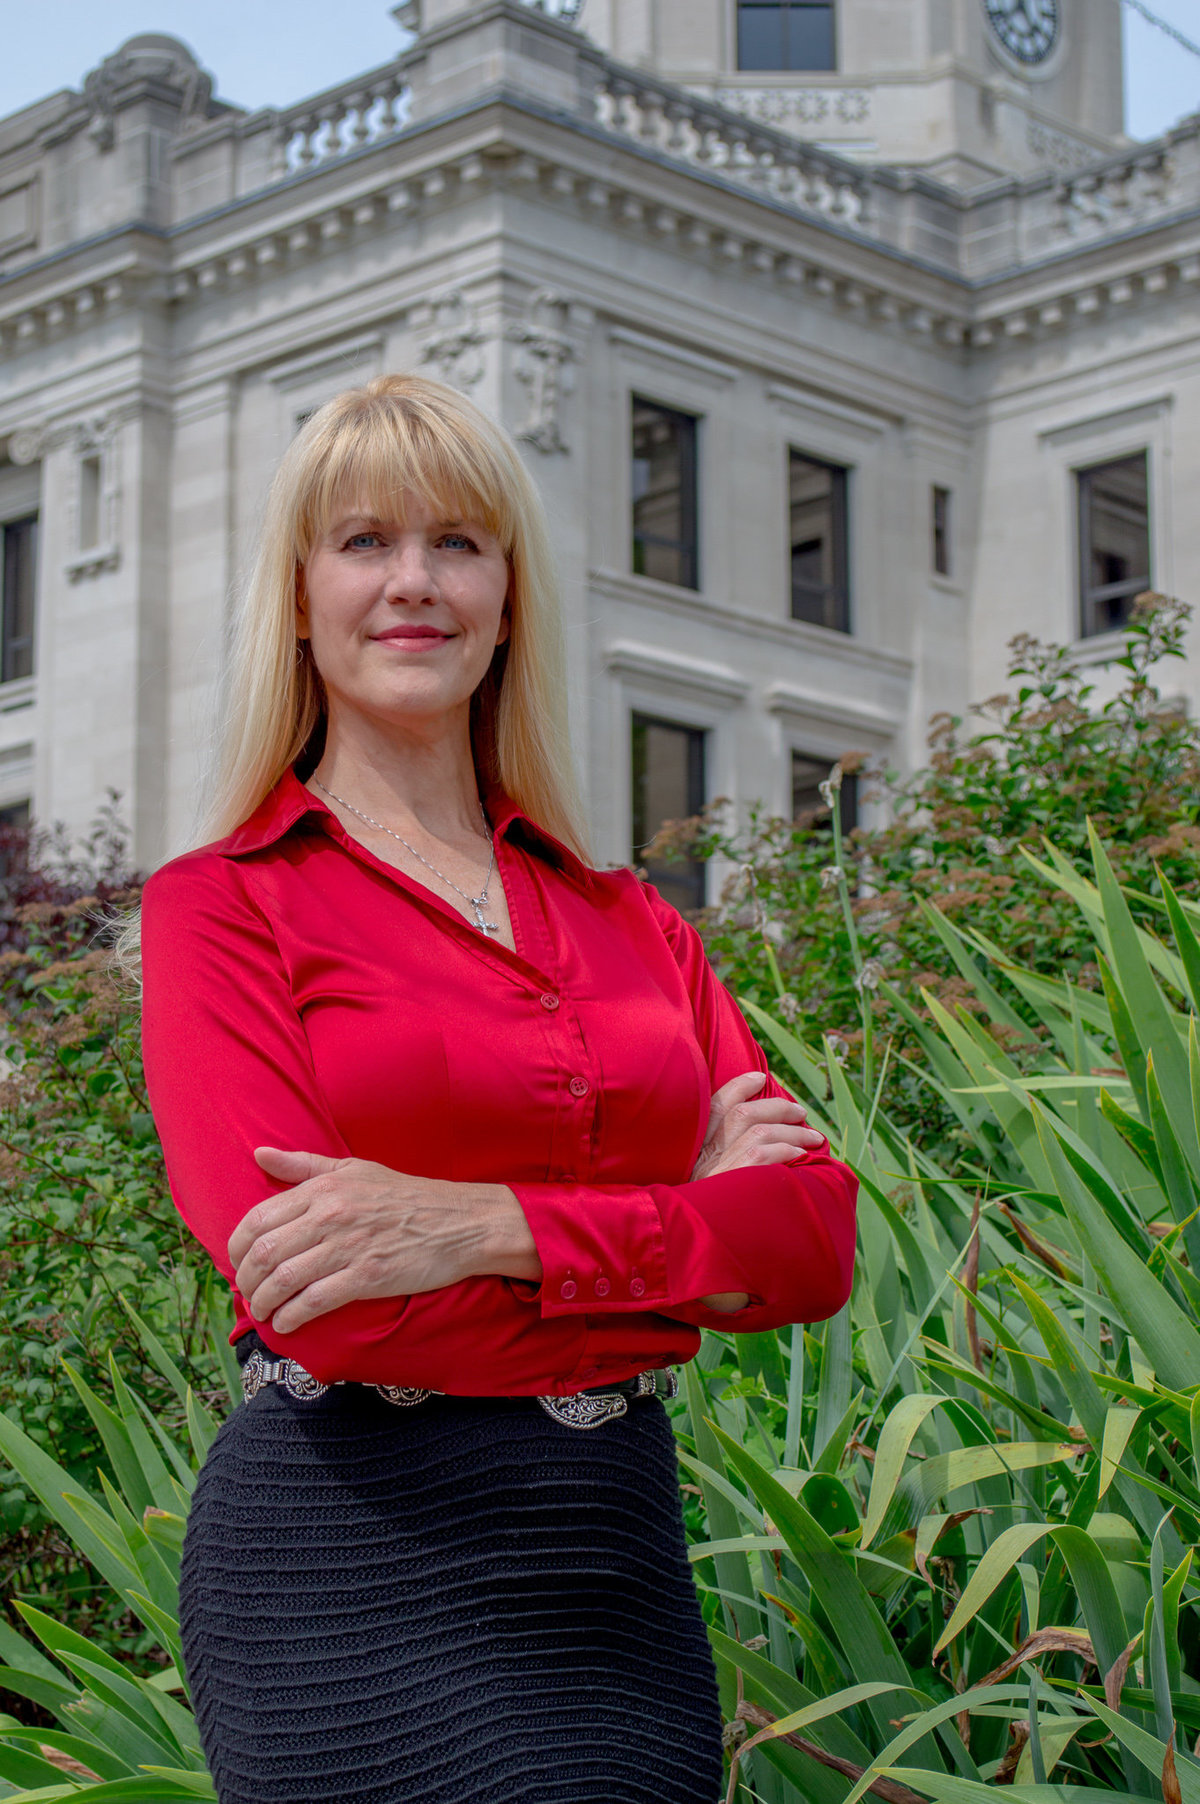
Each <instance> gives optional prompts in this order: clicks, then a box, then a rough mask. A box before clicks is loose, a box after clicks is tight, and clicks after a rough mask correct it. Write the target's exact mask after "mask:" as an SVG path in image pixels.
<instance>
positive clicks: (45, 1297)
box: [0, 797, 224, 1652]
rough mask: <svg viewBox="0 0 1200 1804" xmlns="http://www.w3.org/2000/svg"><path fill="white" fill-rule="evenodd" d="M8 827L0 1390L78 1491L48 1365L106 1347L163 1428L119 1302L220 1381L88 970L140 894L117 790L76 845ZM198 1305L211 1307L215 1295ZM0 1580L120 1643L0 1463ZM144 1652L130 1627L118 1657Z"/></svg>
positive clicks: (115, 1028) (126, 1077) (127, 1068)
mask: <svg viewBox="0 0 1200 1804" xmlns="http://www.w3.org/2000/svg"><path fill="white" fill-rule="evenodd" d="M7 831H8V833H9V844H8V845H7V847H6V848H5V853H6V856H7V859H8V864H7V869H6V871H5V874H4V876H3V878H0V936H2V939H3V950H2V951H0V1034H2V1036H3V1037H2V1040H0V1046H2V1051H3V1059H2V1063H0V1074H2V1075H0V1283H2V1286H3V1289H2V1297H3V1307H2V1308H0V1396H3V1398H4V1400H5V1403H6V1406H7V1407H8V1408H9V1410H10V1411H11V1413H12V1414H13V1416H14V1419H16V1420H17V1421H19V1422H20V1424H21V1426H22V1427H23V1429H24V1430H25V1432H26V1433H27V1434H28V1435H30V1436H31V1437H32V1439H33V1440H34V1441H35V1442H36V1443H37V1444H38V1446H40V1447H41V1448H42V1449H43V1451H45V1452H47V1453H50V1454H53V1455H54V1457H55V1458H57V1459H58V1460H59V1461H60V1462H61V1463H62V1465H63V1467H64V1469H65V1470H66V1471H67V1472H68V1473H69V1474H70V1476H71V1478H72V1480H73V1481H75V1482H86V1481H88V1480H90V1477H91V1474H92V1472H93V1469H94V1468H95V1466H96V1463H97V1461H98V1460H99V1459H100V1458H101V1457H102V1454H103V1446H102V1441H101V1438H100V1436H99V1434H98V1432H97V1429H96V1427H95V1424H94V1421H93V1420H92V1418H91V1416H90V1415H89V1413H88V1411H87V1410H86V1409H85V1408H84V1405H83V1403H82V1401H81V1399H80V1396H79V1394H78V1392H77V1390H76V1388H75V1387H74V1385H73V1384H72V1383H71V1382H70V1381H69V1378H68V1374H67V1369H66V1364H65V1362H66V1361H68V1360H69V1361H71V1362H72V1363H73V1364H74V1365H75V1366H76V1367H77V1369H78V1370H79V1371H81V1372H82V1373H83V1374H85V1375H86V1376H87V1377H88V1378H90V1379H91V1380H92V1381H93V1382H94V1381H95V1380H96V1379H97V1377H98V1376H99V1375H100V1374H101V1373H102V1372H103V1371H104V1369H105V1362H106V1360H107V1358H108V1355H109V1352H110V1350H112V1349H114V1348H115V1349H116V1350H118V1351H119V1352H120V1353H121V1354H122V1356H123V1358H124V1360H125V1363H126V1368H127V1370H128V1372H129V1374H130V1377H131V1379H132V1380H133V1382H134V1383H135V1385H136V1386H137V1387H138V1389H139V1391H140V1392H141V1393H142V1394H143V1395H144V1396H145V1397H146V1400H147V1401H148V1403H149V1404H150V1406H151V1407H152V1408H153V1409H154V1410H155V1412H156V1413H158V1414H160V1415H161V1416H162V1417H163V1418H164V1419H165V1420H167V1421H175V1422H177V1423H181V1420H182V1418H181V1417H180V1416H179V1405H178V1403H177V1400H176V1398H175V1396H174V1394H173V1393H172V1392H171V1390H170V1387H169V1386H168V1385H167V1383H166V1381H165V1379H164V1378H163V1376H162V1374H161V1373H160V1371H159V1370H158V1369H157V1368H156V1367H155V1366H154V1365H153V1363H152V1362H151V1361H149V1360H148V1359H147V1357H146V1355H145V1352H144V1349H143V1347H142V1344H141V1342H140V1341H139V1339H138V1337H137V1336H136V1335H135V1334H134V1333H133V1332H132V1330H131V1326H130V1321H129V1317H128V1316H127V1314H126V1311H125V1309H124V1308H123V1307H122V1302H121V1299H122V1297H124V1298H126V1299H128V1300H129V1301H130V1302H131V1303H132V1304H133V1306H134V1307H135V1308H136V1309H137V1310H138V1312H139V1313H141V1314H142V1315H143V1316H144V1317H145V1318H146V1320H147V1321H148V1322H149V1323H150V1324H151V1325H152V1327H153V1328H154V1329H155V1330H156V1331H157V1333H158V1334H159V1335H160V1336H161V1337H162V1338H164V1339H167V1340H169V1341H170V1342H171V1343H172V1344H173V1345H176V1346H177V1347H179V1348H180V1349H181V1350H182V1352H181V1357H182V1361H183V1364H184V1366H185V1368H186V1369H187V1371H188V1374H189V1376H190V1377H191V1379H192V1381H193V1382H194V1383H195V1384H197V1386H198V1387H199V1388H200V1389H201V1391H202V1392H203V1393H206V1394H208V1393H211V1392H212V1391H213V1388H214V1386H215V1385H216V1384H217V1382H218V1376H217V1372H216V1368H215V1366H214V1363H213V1360H212V1357H211V1354H210V1353H209V1352H208V1351H207V1332H208V1321H207V1319H206V1318H207V1316H208V1314H209V1310H208V1306H207V1297H208V1292H207V1290H206V1286H205V1284H204V1283H203V1282H201V1280H200V1278H199V1277H198V1272H197V1264H198V1262H196V1261H194V1259H193V1256H192V1250H191V1243H190V1241H189V1240H188V1237H187V1235H186V1233H185V1231H184V1230H183V1228H182V1225H181V1223H180V1220H179V1217H178V1214H177V1212H176V1211H175V1209H174V1207H173V1206H172V1204H171V1200H170V1196H169V1192H168V1189H167V1185H166V1178H165V1173H164V1170H163V1163H162V1152H161V1149H160V1147H159V1144H158V1140H157V1137H156V1134H155V1131H154V1124H153V1121H152V1119H151V1117H150V1114H149V1111H148V1107H147V1102H146V1097H145V1093H144V1089H143V1083H142V1073H141V1062H140V1053H139V1031H138V1015H137V1010H136V1006H135V1005H134V1003H133V1001H132V1000H131V999H130V998H129V997H128V996H125V995H123V994H121V992H120V991H118V990H117V989H116V988H115V987H114V985H113V983H112V981H111V980H110V978H109V977H108V976H107V975H106V973H105V970H104V961H105V957H106V950H105V948H104V946H103V944H102V943H101V940H100V938H99V937H98V928H99V927H100V926H101V924H102V922H103V921H104V919H105V917H106V915H108V914H111V913H112V912H113V911H115V910H116V909H119V908H121V907H122V906H125V905H128V904H129V903H131V902H133V901H135V900H136V899H137V895H138V893H139V885H138V882H137V878H136V876H135V874H134V873H132V872H131V871H130V870H129V868H128V857H127V848H126V842H125V839H124V836H123V834H122V831H121V829H120V825H119V821H118V819H117V815H116V798H115V797H114V798H111V799H110V804H109V806H108V808H106V809H104V810H102V811H101V814H100V816H99V817H98V819H97V822H96V824H95V826H94V828H93V829H92V831H91V833H90V834H89V836H88V838H87V840H86V841H85V843H84V846H83V847H82V849H81V850H79V851H74V850H72V847H71V844H70V841H69V839H68V837H67V836H66V835H65V833H63V832H62V831H61V830H59V831H55V832H52V833H42V834H35V835H33V836H29V835H28V834H20V833H14V832H13V830H11V829H9V830H7ZM31 838H32V843H30V841H31ZM200 1269H203V1267H201V1268H200ZM213 1307H214V1309H216V1310H219V1311H220V1312H223V1309H224V1305H223V1304H221V1305H219V1306H218V1305H215V1304H214V1305H213ZM215 1319H216V1316H214V1320H215ZM0 1583H2V1584H3V1586H4V1589H5V1591H9V1590H14V1591H15V1592H17V1593H18V1594H25V1595H30V1596H36V1597H37V1598H38V1600H39V1602H40V1603H41V1605H42V1607H43V1608H47V1609H50V1610H52V1611H53V1612H54V1613H55V1614H56V1615H59V1616H60V1617H62V1618H64V1619H65V1620H68V1621H70V1622H72V1623H73V1624H74V1626H75V1628H76V1629H77V1630H79V1631H80V1632H83V1633H86V1634H88V1635H90V1636H92V1637H95V1636H97V1635H99V1636H100V1638H101V1639H102V1641H103V1642H104V1643H105V1644H106V1645H109V1646H117V1645H123V1643H124V1637H125V1636H126V1634H127V1631H128V1629H129V1627H130V1623H129V1621H128V1618H127V1615H126V1613H125V1611H124V1610H123V1609H120V1608H117V1607H116V1605H115V1601H114V1599H113V1597H112V1594H111V1593H110V1592H108V1591H107V1590H106V1588H105V1587H104V1586H103V1585H101V1584H100V1583H99V1581H98V1578H97V1575H96V1573H95V1572H94V1571H93V1570H92V1569H91V1568H90V1567H89V1565H88V1564H87V1562H85V1561H80V1560H78V1559H77V1558H75V1557H74V1556H73V1555H72V1553H71V1550H70V1548H69V1547H68V1546H66V1545H65V1544H64V1543H63V1541H62V1537H61V1535H60V1533H59V1531H58V1529H57V1528H56V1527H55V1525H54V1523H53V1520H52V1517H51V1516H50V1515H48V1514H47V1512H46V1510H45V1508H44V1507H43V1506H42V1505H41V1504H40V1503H39V1502H38V1500H37V1498H36V1495H35V1494H34V1493H33V1492H31V1490H30V1488H29V1487H28V1486H27V1485H26V1484H24V1483H22V1482H21V1481H20V1480H19V1479H14V1478H12V1477H9V1476H5V1475H4V1474H2V1473H0ZM150 1645H151V1642H150V1640H149V1639H148V1638H147V1637H145V1636H143V1637H142V1638H141V1641H140V1643H137V1642H135V1643H134V1647H133V1651H135V1652H136V1651H139V1648H140V1650H142V1651H144V1650H145V1649H147V1648H149V1646H150Z"/></svg>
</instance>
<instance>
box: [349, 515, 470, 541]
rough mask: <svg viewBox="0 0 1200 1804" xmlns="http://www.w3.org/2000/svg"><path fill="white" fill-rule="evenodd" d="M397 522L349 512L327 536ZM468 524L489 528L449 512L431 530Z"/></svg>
mask: <svg viewBox="0 0 1200 1804" xmlns="http://www.w3.org/2000/svg"><path fill="white" fill-rule="evenodd" d="M397 524H398V522H397V521H395V520H381V519H380V518H379V517H378V515H376V514H347V515H345V517H344V518H343V519H340V520H335V521H334V522H333V523H332V525H331V526H329V527H328V528H327V535H326V536H327V537H329V538H339V537H340V536H341V534H342V533H344V532H345V531H346V530H347V528H348V527H351V526H357V527H369V528H372V529H384V528H387V527H391V526H396V525H397ZM468 526H469V527H471V528H472V529H473V530H474V531H476V532H487V531H488V528H487V527H486V526H485V525H484V524H483V521H482V520H471V519H469V518H468V517H467V516H466V515H461V514H449V515H447V516H446V518H445V519H443V520H435V521H434V522H433V526H432V529H431V530H432V531H434V532H449V531H450V530H451V529H456V530H460V531H461V530H462V529H463V528H465V527H468Z"/></svg>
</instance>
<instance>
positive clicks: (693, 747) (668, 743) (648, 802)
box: [633, 714, 704, 909]
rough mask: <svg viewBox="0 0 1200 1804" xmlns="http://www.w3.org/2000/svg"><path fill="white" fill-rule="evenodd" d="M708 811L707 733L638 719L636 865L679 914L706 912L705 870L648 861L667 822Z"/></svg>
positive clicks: (635, 750)
mask: <svg viewBox="0 0 1200 1804" xmlns="http://www.w3.org/2000/svg"><path fill="white" fill-rule="evenodd" d="M703 806H704V733H703V731H702V730H701V729H700V728H698V727H681V726H678V725H676V723H675V722H674V721H669V720H653V719H651V718H650V717H649V716H647V715H645V714H635V715H634V717H633V862H634V864H636V865H642V866H644V868H645V871H646V875H647V876H648V877H649V879H650V881H651V883H653V885H654V887H655V888H656V889H657V890H660V891H661V892H662V894H663V895H664V896H665V897H666V898H667V901H668V902H672V903H674V905H675V907H676V908H680V909H683V908H703V906H704V866H703V864H702V863H700V861H699V860H697V859H689V860H688V861H687V863H686V864H681V863H679V862H678V861H677V860H672V861H671V862H670V863H668V862H666V861H665V860H661V859H645V858H643V857H642V853H643V852H644V851H645V849H646V847H647V846H648V845H649V844H650V842H651V840H652V839H653V838H654V836H655V834H656V833H657V832H658V830H659V828H660V827H661V826H662V825H663V823H664V821H681V820H687V819H688V818H689V817H690V816H691V815H693V814H698V813H699V812H700V810H701V808H703Z"/></svg>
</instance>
